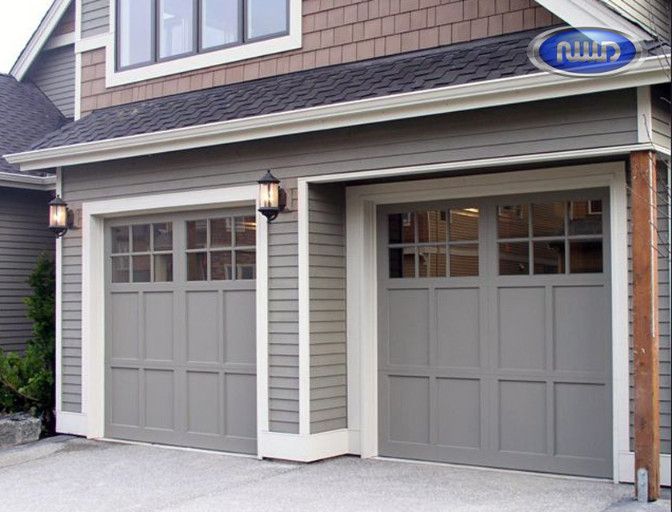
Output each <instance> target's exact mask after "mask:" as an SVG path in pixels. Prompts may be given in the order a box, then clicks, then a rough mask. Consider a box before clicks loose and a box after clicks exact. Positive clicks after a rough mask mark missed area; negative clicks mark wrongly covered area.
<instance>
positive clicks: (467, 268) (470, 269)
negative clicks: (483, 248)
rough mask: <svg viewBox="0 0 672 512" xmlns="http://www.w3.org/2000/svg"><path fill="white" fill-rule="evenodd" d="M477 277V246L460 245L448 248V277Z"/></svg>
mask: <svg viewBox="0 0 672 512" xmlns="http://www.w3.org/2000/svg"><path fill="white" fill-rule="evenodd" d="M477 275H478V245H476V244H460V245H451V246H450V277H472V276H477Z"/></svg>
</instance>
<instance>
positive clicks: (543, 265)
mask: <svg viewBox="0 0 672 512" xmlns="http://www.w3.org/2000/svg"><path fill="white" fill-rule="evenodd" d="M533 250H534V256H533V257H534V273H535V274H563V273H564V272H565V242H564V241H563V240H558V241H551V242H534V245H533Z"/></svg>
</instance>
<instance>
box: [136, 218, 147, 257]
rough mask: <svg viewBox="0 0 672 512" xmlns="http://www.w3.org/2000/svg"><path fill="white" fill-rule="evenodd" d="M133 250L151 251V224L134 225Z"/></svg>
mask: <svg viewBox="0 0 672 512" xmlns="http://www.w3.org/2000/svg"><path fill="white" fill-rule="evenodd" d="M132 230H133V252H149V224H142V225H139V226H133V228H132Z"/></svg>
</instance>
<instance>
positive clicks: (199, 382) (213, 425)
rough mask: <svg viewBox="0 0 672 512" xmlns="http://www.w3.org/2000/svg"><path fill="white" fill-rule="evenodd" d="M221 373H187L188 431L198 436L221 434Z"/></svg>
mask: <svg viewBox="0 0 672 512" xmlns="http://www.w3.org/2000/svg"><path fill="white" fill-rule="evenodd" d="M219 390H220V382H219V373H215V372H196V371H188V372H187V404H188V408H187V431H188V432H190V433H196V434H212V435H218V434H220V433H221V428H220V415H221V413H222V407H221V404H222V397H221V394H220V391H219Z"/></svg>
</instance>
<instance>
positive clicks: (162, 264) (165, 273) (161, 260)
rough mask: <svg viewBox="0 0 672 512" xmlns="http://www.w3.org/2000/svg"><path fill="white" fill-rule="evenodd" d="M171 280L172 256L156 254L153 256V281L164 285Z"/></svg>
mask: <svg viewBox="0 0 672 512" xmlns="http://www.w3.org/2000/svg"><path fill="white" fill-rule="evenodd" d="M172 280H173V255H172V254H157V255H156V256H154V281H155V282H158V283H165V282H169V281H172Z"/></svg>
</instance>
